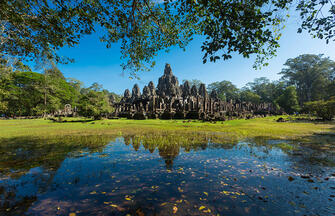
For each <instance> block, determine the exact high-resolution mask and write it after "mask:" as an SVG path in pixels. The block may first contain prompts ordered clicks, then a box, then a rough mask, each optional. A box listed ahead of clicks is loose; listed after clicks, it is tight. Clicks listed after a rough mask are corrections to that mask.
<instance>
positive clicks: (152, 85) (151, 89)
mask: <svg viewBox="0 0 335 216" xmlns="http://www.w3.org/2000/svg"><path fill="white" fill-rule="evenodd" d="M148 87H149V89H150V95H151V96H155V95H156V88H155V84H154V83H153V82H152V81H150V82H149V84H148Z"/></svg>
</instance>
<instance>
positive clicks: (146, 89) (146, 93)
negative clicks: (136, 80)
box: [143, 86, 151, 98]
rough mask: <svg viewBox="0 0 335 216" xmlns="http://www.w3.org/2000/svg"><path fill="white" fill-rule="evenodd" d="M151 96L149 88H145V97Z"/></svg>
mask: <svg viewBox="0 0 335 216" xmlns="http://www.w3.org/2000/svg"><path fill="white" fill-rule="evenodd" d="M150 95H151V94H150V89H149V87H148V86H144V88H143V97H145V98H147V97H149V96H150Z"/></svg>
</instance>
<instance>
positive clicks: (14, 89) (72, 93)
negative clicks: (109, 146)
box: [0, 54, 335, 119]
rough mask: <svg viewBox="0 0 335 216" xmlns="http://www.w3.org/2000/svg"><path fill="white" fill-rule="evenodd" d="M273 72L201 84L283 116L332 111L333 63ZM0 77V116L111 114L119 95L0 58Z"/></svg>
mask: <svg viewBox="0 0 335 216" xmlns="http://www.w3.org/2000/svg"><path fill="white" fill-rule="evenodd" d="M279 74H281V75H282V78H281V79H280V80H278V81H270V80H269V79H267V78H265V77H261V78H256V79H255V80H254V81H253V82H250V83H248V84H247V85H246V86H245V87H243V88H241V89H239V88H237V87H236V86H235V85H234V84H233V83H231V82H230V81H226V80H224V81H218V82H214V83H211V84H209V85H208V87H207V88H208V90H209V91H211V90H214V89H215V90H216V91H217V92H218V94H219V97H220V98H221V99H222V100H227V101H230V100H233V101H244V102H252V103H261V102H267V103H273V104H275V105H276V106H278V107H280V108H281V109H283V110H284V111H285V112H287V113H289V114H292V113H295V112H310V113H315V114H317V115H318V116H320V117H322V118H324V119H331V118H332V117H333V116H334V115H335V99H334V98H335V62H334V61H332V60H331V59H329V58H325V57H323V56H322V55H310V54H305V55H300V56H298V57H296V58H292V59H288V60H287V61H286V63H285V64H284V68H283V69H282V70H281V72H279ZM0 81H1V83H0V114H1V115H5V116H43V115H45V114H52V113H54V112H56V111H57V110H60V109H63V108H64V105H65V104H71V105H72V107H77V110H78V113H79V114H80V115H82V116H87V117H99V116H101V115H103V114H108V113H111V112H112V106H111V103H112V102H118V101H119V100H120V98H121V96H120V95H117V94H115V93H113V92H109V91H108V90H106V89H103V88H102V86H101V85H99V84H98V83H93V84H92V85H91V86H90V87H88V88H84V87H83V83H82V82H80V81H79V80H76V79H73V78H65V77H64V76H63V74H62V72H61V71H60V70H59V69H57V68H56V67H49V68H48V69H45V70H44V71H43V73H37V72H33V71H32V70H31V69H30V68H29V67H28V66H26V65H24V64H23V63H22V62H20V61H16V62H14V63H11V62H10V61H8V60H7V59H5V58H1V56H0ZM189 82H190V84H191V85H192V84H195V85H200V83H201V81H200V80H189Z"/></svg>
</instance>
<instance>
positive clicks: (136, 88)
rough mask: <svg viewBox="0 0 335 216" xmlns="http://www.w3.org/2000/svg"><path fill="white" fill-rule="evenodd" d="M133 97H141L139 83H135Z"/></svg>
mask: <svg viewBox="0 0 335 216" xmlns="http://www.w3.org/2000/svg"><path fill="white" fill-rule="evenodd" d="M131 98H132V99H133V100H135V99H139V98H141V90H140V87H138V85H137V84H135V85H134V87H133V90H132V93H131Z"/></svg>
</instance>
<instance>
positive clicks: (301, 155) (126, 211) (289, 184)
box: [0, 136, 335, 216]
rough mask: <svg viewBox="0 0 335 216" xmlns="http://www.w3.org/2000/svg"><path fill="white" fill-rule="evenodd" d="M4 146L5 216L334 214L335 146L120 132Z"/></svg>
mask: <svg viewBox="0 0 335 216" xmlns="http://www.w3.org/2000/svg"><path fill="white" fill-rule="evenodd" d="M92 140H94V142H92ZM188 142H189V143H188ZM0 146H1V147H0V215H72V216H73V215H139V216H142V215H270V214H272V215H335V166H334V165H335V163H334V162H335V144H334V143H329V142H326V143H323V144H322V143H321V144H320V143H317V144H316V143H309V144H300V143H298V142H291V141H283V140H265V139H262V138H260V139H254V140H248V141H240V142H230V143H229V142H224V143H218V142H217V141H216V140H214V139H211V138H204V139H201V140H196V139H192V141H190V140H188V139H186V140H185V139H183V140H181V139H180V140H179V139H178V137H177V138H176V137H173V138H171V137H168V136H167V137H165V136H136V137H135V136H123V137H122V136H120V137H117V138H111V137H106V138H102V137H100V138H97V137H93V138H91V139H90V138H87V139H81V140H76V139H70V140H68V141H66V142H65V141H64V139H63V140H62V141H59V140H53V141H52V142H49V141H47V140H34V139H28V138H26V140H24V139H22V140H11V141H10V142H9V141H6V142H5V143H2V145H0Z"/></svg>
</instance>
